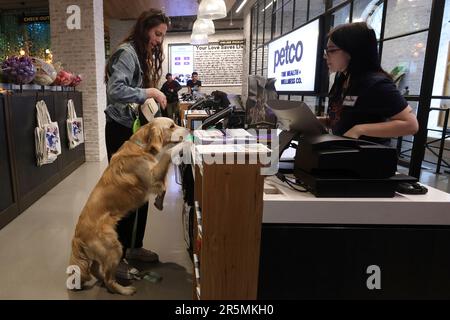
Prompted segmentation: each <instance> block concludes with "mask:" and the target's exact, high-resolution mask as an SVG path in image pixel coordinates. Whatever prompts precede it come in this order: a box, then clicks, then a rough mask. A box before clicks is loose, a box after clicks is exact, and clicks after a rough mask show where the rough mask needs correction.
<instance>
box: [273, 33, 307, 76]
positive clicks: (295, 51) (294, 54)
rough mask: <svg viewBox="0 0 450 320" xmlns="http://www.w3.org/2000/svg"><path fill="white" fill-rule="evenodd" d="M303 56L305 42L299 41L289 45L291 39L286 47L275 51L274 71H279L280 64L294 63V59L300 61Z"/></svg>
mask: <svg viewBox="0 0 450 320" xmlns="http://www.w3.org/2000/svg"><path fill="white" fill-rule="evenodd" d="M302 56H303V42H301V41H298V42H297V45H295V44H291V45H289V40H288V41H286V47H284V48H282V49H281V50H276V51H275V55H274V62H273V64H274V66H273V72H274V73H275V72H276V71H277V67H278V66H283V65H285V64H290V63H294V61H296V62H300V61H301V60H302Z"/></svg>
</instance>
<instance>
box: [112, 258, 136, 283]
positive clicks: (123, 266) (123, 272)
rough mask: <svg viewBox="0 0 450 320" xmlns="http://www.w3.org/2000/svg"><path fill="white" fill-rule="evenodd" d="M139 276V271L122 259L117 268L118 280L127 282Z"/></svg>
mask: <svg viewBox="0 0 450 320" xmlns="http://www.w3.org/2000/svg"><path fill="white" fill-rule="evenodd" d="M138 275H139V270H138V269H136V268H134V267H132V266H130V265H129V264H128V261H127V260H125V259H122V260H121V261H120V263H119V265H118V266H117V270H116V278H119V279H125V280H133V279H135V278H136V277H137V276H138Z"/></svg>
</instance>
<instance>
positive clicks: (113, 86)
mask: <svg viewBox="0 0 450 320" xmlns="http://www.w3.org/2000/svg"><path fill="white" fill-rule="evenodd" d="M107 72H108V75H109V79H108V83H107V85H106V98H107V103H108V106H107V107H106V110H105V113H106V119H107V121H110V120H114V121H116V122H117V123H120V124H121V125H123V126H125V127H128V128H132V127H133V122H134V120H135V119H136V115H135V113H134V111H133V109H132V108H130V107H129V104H131V103H137V104H143V103H144V102H145V100H147V94H146V92H145V89H143V88H142V84H143V78H144V77H143V71H142V68H141V65H140V63H139V59H138V56H137V54H136V51H135V49H134V47H133V45H132V44H131V43H124V44H122V45H120V46H119V48H118V49H117V51H116V52H114V54H113V55H112V56H111V58H110V63H108V69H107Z"/></svg>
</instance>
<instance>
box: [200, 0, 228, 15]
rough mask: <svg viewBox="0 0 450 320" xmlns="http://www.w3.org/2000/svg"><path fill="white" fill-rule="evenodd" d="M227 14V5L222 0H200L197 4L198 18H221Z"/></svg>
mask: <svg viewBox="0 0 450 320" xmlns="http://www.w3.org/2000/svg"><path fill="white" fill-rule="evenodd" d="M226 16H227V6H226V5H225V2H224V1H223V0H202V2H200V5H199V6H198V14H197V17H198V18H199V19H211V20H216V19H222V18H225V17H226Z"/></svg>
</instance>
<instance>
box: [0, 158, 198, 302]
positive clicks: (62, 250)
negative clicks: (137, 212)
mask: <svg viewBox="0 0 450 320" xmlns="http://www.w3.org/2000/svg"><path fill="white" fill-rule="evenodd" d="M105 167H106V162H103V163H85V164H84V165H83V166H82V167H80V168H79V169H78V170H76V171H75V172H74V173H73V174H72V175H70V176H69V177H68V178H66V179H65V180H64V181H63V182H61V183H60V184H59V185H57V186H56V187H55V188H54V189H52V190H51V191H50V192H49V193H47V194H46V195H45V196H44V197H42V198H41V199H40V200H39V201H38V202H36V203H35V204H34V205H33V206H31V207H30V208H29V209H27V210H26V211H25V212H24V213H22V214H21V215H20V216H19V217H17V218H16V219H15V220H14V221H12V222H11V223H10V224H9V225H7V226H6V227H4V228H3V229H2V230H0V300H1V299H191V298H192V270H191V263H190V259H189V255H188V253H187V251H186V246H185V242H184V236H183V229H182V220H181V208H182V192H181V187H180V186H179V185H177V184H176V183H175V180H174V174H173V170H171V172H170V178H169V190H168V192H167V194H166V199H165V202H164V206H165V208H164V211H163V212H160V211H157V210H156V209H155V208H154V207H153V205H150V214H149V219H148V225H147V231H146V236H145V239H144V246H145V247H146V248H149V249H151V250H154V251H156V252H157V253H158V254H159V257H160V262H159V263H134V264H133V265H135V266H136V267H138V268H140V270H152V271H155V272H157V273H158V274H160V275H161V276H162V277H163V279H162V281H161V282H159V283H156V284H155V283H151V282H149V281H146V280H141V281H133V285H134V286H135V287H137V289H138V292H137V294H135V295H134V296H132V297H123V296H120V295H117V294H110V293H108V292H107V291H106V289H105V288H103V287H100V286H99V285H98V284H95V286H93V288H92V289H89V290H84V291H79V292H71V291H68V290H67V289H66V279H67V275H66V274H65V272H66V268H67V265H68V261H69V255H70V242H71V239H72V235H73V232H74V228H75V225H76V222H77V220H78V216H79V214H80V212H81V209H82V207H83V206H84V204H85V201H86V199H87V197H88V195H89V193H90V191H91V190H92V188H93V187H94V185H95V183H96V182H97V181H98V179H99V177H100V175H101V173H102V172H103V170H104V168H105ZM150 203H151V204H152V203H153V198H152V199H151V202H150ZM94 282H95V281H93V283H94Z"/></svg>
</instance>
